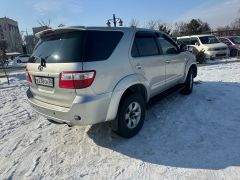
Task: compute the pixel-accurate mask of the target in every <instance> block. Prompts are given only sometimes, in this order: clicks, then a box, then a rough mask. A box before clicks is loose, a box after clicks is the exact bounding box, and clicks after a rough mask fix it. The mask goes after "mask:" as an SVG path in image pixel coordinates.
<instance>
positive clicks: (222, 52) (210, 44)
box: [177, 35, 229, 60]
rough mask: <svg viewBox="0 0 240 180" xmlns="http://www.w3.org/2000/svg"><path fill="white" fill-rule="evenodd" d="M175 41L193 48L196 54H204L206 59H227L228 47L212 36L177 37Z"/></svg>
mask: <svg viewBox="0 0 240 180" xmlns="http://www.w3.org/2000/svg"><path fill="white" fill-rule="evenodd" d="M177 41H178V43H179V44H185V45H187V46H188V47H193V49H194V50H196V51H197V52H204V55H205V58H206V59H211V60H213V59H215V58H223V57H229V49H228V46H227V45H226V44H224V43H221V42H220V41H219V40H218V39H217V38H216V37H215V36H213V35H193V36H183V37H178V38H177Z"/></svg>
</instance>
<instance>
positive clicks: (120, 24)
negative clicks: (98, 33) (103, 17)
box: [107, 14, 123, 27]
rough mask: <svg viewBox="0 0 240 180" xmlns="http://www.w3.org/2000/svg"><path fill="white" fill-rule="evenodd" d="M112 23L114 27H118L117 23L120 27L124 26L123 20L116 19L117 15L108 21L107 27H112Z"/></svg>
mask: <svg viewBox="0 0 240 180" xmlns="http://www.w3.org/2000/svg"><path fill="white" fill-rule="evenodd" d="M111 22H112V23H113V25H114V27H117V23H119V26H122V25H123V21H122V19H121V18H116V16H115V14H113V18H112V19H108V20H107V26H108V27H111Z"/></svg>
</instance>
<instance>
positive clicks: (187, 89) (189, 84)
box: [181, 68, 193, 95]
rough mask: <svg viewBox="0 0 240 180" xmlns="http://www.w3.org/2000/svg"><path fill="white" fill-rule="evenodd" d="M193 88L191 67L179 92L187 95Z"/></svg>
mask: <svg viewBox="0 0 240 180" xmlns="http://www.w3.org/2000/svg"><path fill="white" fill-rule="evenodd" d="M192 90H193V71H192V68H191V69H190V70H189V72H188V75H187V79H186V81H185V83H184V88H183V89H182V91H181V93H182V94H185V95H188V94H191V93H192Z"/></svg>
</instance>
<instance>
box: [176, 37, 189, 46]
mask: <svg viewBox="0 0 240 180" xmlns="http://www.w3.org/2000/svg"><path fill="white" fill-rule="evenodd" d="M177 42H178V44H180V45H190V44H191V43H190V39H189V38H181V39H178V40H177Z"/></svg>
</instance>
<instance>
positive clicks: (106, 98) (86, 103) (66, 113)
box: [27, 89, 112, 125]
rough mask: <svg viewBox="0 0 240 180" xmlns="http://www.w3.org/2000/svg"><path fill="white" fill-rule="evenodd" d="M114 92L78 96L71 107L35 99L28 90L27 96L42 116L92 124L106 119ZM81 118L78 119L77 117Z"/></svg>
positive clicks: (71, 122)
mask: <svg viewBox="0 0 240 180" xmlns="http://www.w3.org/2000/svg"><path fill="white" fill-rule="evenodd" d="M111 95H112V93H106V94H101V95H95V96H76V98H75V99H74V101H73V103H72V106H71V107H69V108H66V107H61V106H56V105H52V104H48V103H45V102H42V101H39V100H37V99H35V98H34V97H33V95H32V93H31V91H30V90H29V89H28V90H27V97H28V100H29V103H30V104H31V106H32V107H33V109H34V110H35V111H36V112H37V113H39V114H41V115H42V116H44V117H46V118H48V119H51V120H53V121H56V122H59V123H67V124H69V125H92V124H97V123H100V122H104V121H106V116H107V111H108V107H109V103H110V99H111ZM77 116H78V117H80V118H81V120H76V117H77Z"/></svg>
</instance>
